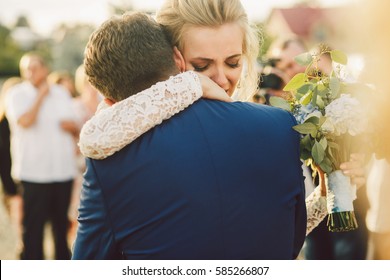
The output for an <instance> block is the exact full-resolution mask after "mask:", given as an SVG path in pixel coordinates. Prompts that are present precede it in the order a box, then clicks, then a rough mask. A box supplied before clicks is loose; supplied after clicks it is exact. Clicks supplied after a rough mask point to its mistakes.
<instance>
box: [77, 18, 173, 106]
mask: <svg viewBox="0 0 390 280" xmlns="http://www.w3.org/2000/svg"><path fill="white" fill-rule="evenodd" d="M84 66H85V72H86V74H87V75H88V78H89V81H90V82H91V84H92V85H93V86H94V87H96V89H98V90H99V91H100V92H101V93H102V94H103V95H104V96H105V97H106V98H109V99H111V100H112V101H120V100H123V99H125V98H127V97H129V96H130V95H133V94H135V93H137V92H140V91H142V90H144V89H146V88H148V87H150V86H152V85H153V84H155V83H156V82H158V81H163V80H166V79H168V78H169V76H171V75H174V74H177V73H178V68H177V66H176V65H175V61H174V59H173V50H172V47H171V45H170V44H169V42H168V41H167V39H166V37H165V35H164V32H163V31H162V29H161V27H160V26H159V25H158V24H157V23H156V21H155V20H153V19H152V18H151V17H150V16H148V15H146V14H143V13H139V12H132V13H125V14H124V15H122V16H115V17H112V18H111V19H109V20H107V21H106V22H104V23H103V24H102V25H101V26H100V27H99V28H98V29H97V30H96V31H95V32H94V33H93V34H92V35H91V37H90V39H89V42H88V44H87V47H86V50H85V58H84Z"/></svg>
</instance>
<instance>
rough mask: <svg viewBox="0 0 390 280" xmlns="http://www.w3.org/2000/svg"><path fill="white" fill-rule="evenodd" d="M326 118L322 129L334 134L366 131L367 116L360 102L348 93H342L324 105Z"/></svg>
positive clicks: (353, 134)
mask: <svg viewBox="0 0 390 280" xmlns="http://www.w3.org/2000/svg"><path fill="white" fill-rule="evenodd" d="M325 117H326V118H327V120H326V121H325V123H324V124H323V125H322V129H323V130H324V131H327V132H329V133H334V134H335V135H336V136H339V135H341V134H345V133H349V134H350V135H352V136H355V135H358V134H361V133H363V132H364V131H366V129H367V127H368V118H367V115H366V114H365V111H364V110H363V108H362V106H361V104H360V102H359V101H358V100H357V99H355V98H353V97H351V96H350V95H349V94H342V95H341V96H340V98H337V99H335V100H334V101H332V102H331V103H329V105H328V106H326V107H325Z"/></svg>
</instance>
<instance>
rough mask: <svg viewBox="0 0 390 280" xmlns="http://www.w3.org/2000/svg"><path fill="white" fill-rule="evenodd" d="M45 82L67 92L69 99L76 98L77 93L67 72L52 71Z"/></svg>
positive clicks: (71, 77) (72, 79)
mask: <svg viewBox="0 0 390 280" xmlns="http://www.w3.org/2000/svg"><path fill="white" fill-rule="evenodd" d="M47 80H48V82H49V83H50V84H57V85H61V86H63V87H64V88H66V90H67V91H68V92H69V94H70V95H71V97H77V96H78V92H77V90H76V87H75V82H74V78H73V76H72V75H71V74H70V73H69V72H68V71H54V72H51V73H50V74H49V75H48V77H47Z"/></svg>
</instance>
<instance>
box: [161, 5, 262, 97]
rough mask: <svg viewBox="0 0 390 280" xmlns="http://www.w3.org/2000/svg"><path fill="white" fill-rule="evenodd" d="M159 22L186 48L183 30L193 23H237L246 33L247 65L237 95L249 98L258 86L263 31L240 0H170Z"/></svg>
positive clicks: (245, 56)
mask: <svg viewBox="0 0 390 280" xmlns="http://www.w3.org/2000/svg"><path fill="white" fill-rule="evenodd" d="M156 19H157V22H158V23H160V24H161V25H162V26H163V28H164V31H165V32H166V34H167V36H168V38H169V40H170V42H171V44H172V46H176V47H177V48H178V49H179V50H183V45H184V42H183V34H184V32H185V31H186V28H189V27H191V26H205V27H218V26H221V25H223V24H225V23H237V24H238V25H239V26H240V27H241V29H242V32H243V34H244V41H243V42H242V48H243V56H244V59H245V62H246V69H245V70H244V71H243V73H242V74H241V79H240V82H239V86H238V88H237V90H238V93H237V97H238V99H240V100H245V101H247V100H249V99H250V98H251V97H252V96H253V95H254V94H255V93H256V90H257V87H258V73H257V69H256V58H257V55H258V53H259V43H260V39H259V32H258V30H257V29H256V28H255V27H254V26H252V25H250V24H249V21H248V16H247V14H246V12H245V10H244V7H243V6H242V4H241V2H240V1H239V0H229V1H228V0H166V1H165V3H164V4H163V6H162V7H161V9H160V10H159V11H158V12H157V16H156Z"/></svg>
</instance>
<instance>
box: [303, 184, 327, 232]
mask: <svg viewBox="0 0 390 280" xmlns="http://www.w3.org/2000/svg"><path fill="white" fill-rule="evenodd" d="M306 210H307V226H306V235H308V234H309V233H310V232H311V231H312V230H313V229H314V228H315V227H317V226H318V225H319V223H321V222H322V220H323V219H324V218H325V217H326V215H328V211H327V209H326V197H325V196H321V188H320V187H316V188H315V189H314V191H313V192H312V193H311V194H310V195H309V196H308V197H307V198H306Z"/></svg>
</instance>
